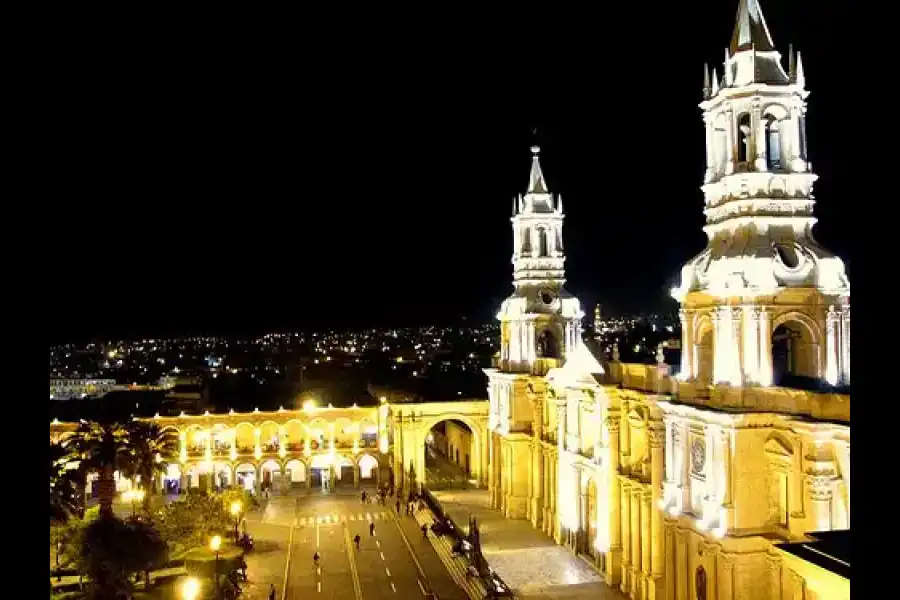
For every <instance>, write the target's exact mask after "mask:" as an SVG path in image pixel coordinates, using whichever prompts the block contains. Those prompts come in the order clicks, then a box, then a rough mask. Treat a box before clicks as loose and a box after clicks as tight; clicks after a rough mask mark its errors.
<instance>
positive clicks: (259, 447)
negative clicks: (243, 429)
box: [253, 427, 262, 460]
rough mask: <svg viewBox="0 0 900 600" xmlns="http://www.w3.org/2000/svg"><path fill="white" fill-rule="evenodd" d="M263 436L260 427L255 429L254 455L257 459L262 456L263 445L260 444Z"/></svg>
mask: <svg viewBox="0 0 900 600" xmlns="http://www.w3.org/2000/svg"><path fill="white" fill-rule="evenodd" d="M261 436H262V430H261V429H260V428H259V427H257V428H256V429H254V430H253V437H254V442H253V456H254V457H255V458H256V460H259V459H260V457H262V445H261V444H260V437H261Z"/></svg>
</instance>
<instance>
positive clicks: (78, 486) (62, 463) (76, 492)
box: [48, 442, 84, 523]
mask: <svg viewBox="0 0 900 600" xmlns="http://www.w3.org/2000/svg"><path fill="white" fill-rule="evenodd" d="M48 458H49V464H48V466H49V469H50V473H49V474H50V521H55V522H58V523H64V522H65V521H68V520H69V518H70V517H72V516H75V515H78V516H80V515H81V513H82V512H83V510H84V491H83V488H84V482H83V480H82V477H81V472H80V470H78V469H72V468H69V467H70V465H69V463H70V462H71V461H72V458H73V457H72V454H71V453H70V452H69V449H68V448H66V447H64V446H63V445H62V444H55V443H53V442H51V443H50V454H49V457H48Z"/></svg>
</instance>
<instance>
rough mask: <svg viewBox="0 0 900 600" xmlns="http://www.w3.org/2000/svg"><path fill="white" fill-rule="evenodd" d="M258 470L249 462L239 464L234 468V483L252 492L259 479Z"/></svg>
mask: <svg viewBox="0 0 900 600" xmlns="http://www.w3.org/2000/svg"><path fill="white" fill-rule="evenodd" d="M258 471H259V469H258V468H257V466H256V465H255V464H253V463H250V462H244V463H240V464H239V465H237V466H236V467H235V468H234V479H235V483H237V484H238V485H240V486H241V487H243V488H244V489H245V490H254V489H255V487H256V484H257V479H258V477H259V473H258Z"/></svg>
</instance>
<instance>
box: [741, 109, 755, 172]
mask: <svg viewBox="0 0 900 600" xmlns="http://www.w3.org/2000/svg"><path fill="white" fill-rule="evenodd" d="M751 137H752V136H751V129H750V115H748V114H743V115H741V117H740V119H738V162H739V163H745V162H747V161H748V160H749V157H750V139H751Z"/></svg>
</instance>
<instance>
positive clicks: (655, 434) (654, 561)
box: [644, 427, 666, 599]
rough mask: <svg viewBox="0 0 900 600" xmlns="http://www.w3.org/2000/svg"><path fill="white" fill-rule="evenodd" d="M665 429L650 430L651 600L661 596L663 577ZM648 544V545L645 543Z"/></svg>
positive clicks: (649, 536)
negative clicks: (662, 505) (662, 503)
mask: <svg viewBox="0 0 900 600" xmlns="http://www.w3.org/2000/svg"><path fill="white" fill-rule="evenodd" d="M665 438H666V431H665V429H660V428H658V427H657V428H653V429H650V455H651V457H650V496H649V498H648V505H647V506H646V509H647V511H648V513H649V515H650V519H649V521H650V522H649V524H648V525H649V528H650V531H649V532H648V533H649V535H648V536H647V537H646V540H645V543H644V545H645V546H648V547H650V568H649V572H650V575H651V576H652V580H651V582H650V594H649V597H650V598H651V599H654V598H657V597H659V596H660V595H661V592H662V588H661V587H659V586H660V583H661V579H662V577H663V571H664V569H665V564H664V562H663V532H662V512H661V509H660V500H661V499H662V475H663V462H664V460H665V458H664V456H663V442H665ZM647 542H649V543H647Z"/></svg>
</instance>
